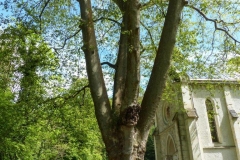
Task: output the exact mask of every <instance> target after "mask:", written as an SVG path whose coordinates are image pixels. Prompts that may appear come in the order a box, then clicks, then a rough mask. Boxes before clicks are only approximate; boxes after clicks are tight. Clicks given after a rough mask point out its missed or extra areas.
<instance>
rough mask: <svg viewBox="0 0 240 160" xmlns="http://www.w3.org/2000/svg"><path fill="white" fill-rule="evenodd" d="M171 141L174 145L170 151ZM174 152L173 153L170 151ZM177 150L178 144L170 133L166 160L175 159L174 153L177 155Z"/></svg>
mask: <svg viewBox="0 0 240 160" xmlns="http://www.w3.org/2000/svg"><path fill="white" fill-rule="evenodd" d="M170 143H172V146H171V147H173V150H174V151H173V150H172V151H170V149H169V147H170ZM170 152H172V153H170ZM176 152H177V148H176V144H175V142H174V140H173V137H172V136H171V135H170V134H169V135H168V138H167V155H166V158H165V160H173V159H174V155H176Z"/></svg>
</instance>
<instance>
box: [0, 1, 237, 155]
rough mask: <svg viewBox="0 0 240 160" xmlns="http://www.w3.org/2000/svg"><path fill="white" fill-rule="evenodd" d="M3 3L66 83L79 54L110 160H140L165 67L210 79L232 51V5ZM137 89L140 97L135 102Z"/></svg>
mask: <svg viewBox="0 0 240 160" xmlns="http://www.w3.org/2000/svg"><path fill="white" fill-rule="evenodd" d="M9 4H11V7H12V8H14V10H13V11H14V12H13V15H14V16H15V17H16V20H19V19H21V20H23V21H24V23H25V24H26V25H34V26H35V29H36V31H37V33H39V34H41V35H42V36H43V37H44V39H45V41H46V42H48V43H49V45H50V46H51V47H52V48H53V49H54V51H55V52H56V53H58V58H59V59H60V67H59V69H58V71H59V72H61V73H62V75H64V77H65V82H66V83H65V84H66V85H69V83H71V77H72V76H73V75H74V74H76V73H79V72H81V69H79V66H81V65H77V64H78V63H79V62H81V61H79V59H80V58H81V57H82V56H83V53H84V58H85V61H86V69H87V75H88V80H89V87H90V90H91V96H92V99H93V102H94V107H95V114H96V118H97V121H98V125H99V128H100V131H101V134H102V138H103V141H104V143H105V146H106V151H107V153H108V158H109V159H144V153H145V150H146V148H145V147H146V141H147V138H148V134H149V131H150V128H151V126H152V124H153V119H154V116H155V111H156V108H157V107H158V106H159V103H160V101H161V98H162V93H163V91H164V88H165V85H166V80H167V75H168V69H169V67H170V65H172V66H173V67H172V68H177V70H179V71H180V72H182V73H183V74H184V73H188V74H189V75H191V77H201V78H202V77H203V78H211V77H215V75H217V74H219V73H221V70H216V69H215V68H214V66H218V68H220V67H219V66H221V68H223V69H224V65H225V64H226V63H225V62H224V60H226V57H224V55H227V54H229V53H231V52H232V53H231V54H235V55H237V54H239V53H238V52H237V49H236V48H237V47H238V46H239V44H238V43H239V41H238V40H237V39H236V38H235V37H237V35H238V34H239V32H238V31H239V29H238V28H239V22H238V20H239V13H238V10H239V5H238V2H233V1H220V0H219V1H212V2H207V1H201V2H199V1H191V2H189V3H188V2H187V1H183V0H170V1H147V2H146V1H138V0H132V1H128V0H127V1H125V0H114V1H90V0H77V1H73V0H68V1H56V0H43V1H24V2H15V1H13V2H12V3H10V1H5V3H3V6H4V7H5V8H7V9H8V5H9ZM209 6H211V8H209ZM226 11H227V12H226ZM79 13H80V15H79ZM153 13H154V14H153ZM3 19H4V17H3ZM6 20H9V19H8V18H7V19H6ZM209 33H213V34H212V35H211V36H209ZM81 37H82V38H81ZM174 46H175V49H174ZM81 50H82V51H83V52H82V51H81ZM102 65H104V67H102ZM106 65H107V67H106V68H105V66H106ZM140 71H141V73H142V74H140ZM141 75H143V76H145V77H146V78H144V77H142V76H141ZM104 79H105V80H104ZM140 80H142V81H140ZM106 81H107V82H106ZM105 83H106V84H107V85H105ZM140 85H141V86H143V87H142V88H144V90H145V92H144V94H143V96H142V101H141V102H140V103H138V97H139V90H140ZM109 89H110V91H111V93H112V97H111V96H109V94H110V92H109ZM109 97H110V98H109ZM110 99H111V100H112V101H110Z"/></svg>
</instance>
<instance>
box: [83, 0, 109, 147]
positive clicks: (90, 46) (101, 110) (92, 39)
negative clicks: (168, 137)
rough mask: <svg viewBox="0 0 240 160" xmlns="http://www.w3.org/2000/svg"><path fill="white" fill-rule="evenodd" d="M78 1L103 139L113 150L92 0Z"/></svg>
mask: <svg viewBox="0 0 240 160" xmlns="http://www.w3.org/2000/svg"><path fill="white" fill-rule="evenodd" d="M78 2H79V4H80V11H81V19H82V20H83V21H84V22H85V23H83V24H82V25H81V28H82V36H83V47H82V50H83V51H84V54H85V59H86V68H87V75H88V80H89V87H90V91H91V96H92V99H93V102H94V108H95V114H96V118H97V121H98V125H99V128H100V131H101V133H102V137H103V141H104V143H105V144H106V147H107V150H111V147H110V146H112V141H111V140H110V139H109V135H110V134H111V133H112V130H111V126H112V116H111V106H110V102H109V98H108V94H107V89H106V85H105V82H104V79H103V72H102V66H101V63H100V58H99V54H98V47H97V41H96V36H95V30H94V23H93V16H92V7H91V6H92V5H91V0H78Z"/></svg>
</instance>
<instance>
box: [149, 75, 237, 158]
mask: <svg viewBox="0 0 240 160" xmlns="http://www.w3.org/2000/svg"><path fill="white" fill-rule="evenodd" d="M168 86H169V87H168V91H167V94H168V93H169V94H168V95H165V97H163V100H162V101H161V105H160V106H159V108H158V109H157V112H156V119H155V131H154V140H155V142H154V143H155V156H156V160H240V118H239V117H240V82H239V81H237V80H222V79H211V80H210V79H190V78H189V77H188V76H184V77H180V78H179V79H178V80H176V79H175V80H171V81H170V82H169V83H168ZM170 92H171V94H170Z"/></svg>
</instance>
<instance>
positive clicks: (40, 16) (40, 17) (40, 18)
mask: <svg viewBox="0 0 240 160" xmlns="http://www.w3.org/2000/svg"><path fill="white" fill-rule="evenodd" d="M50 1H51V0H47V2H45V4H44V6H43V8H42V10H41V12H40V14H39V16H38V17H39V20H40V31H41V30H42V14H43V12H44V10H45V8H46V7H47V5H48V3H49V2H50Z"/></svg>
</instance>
